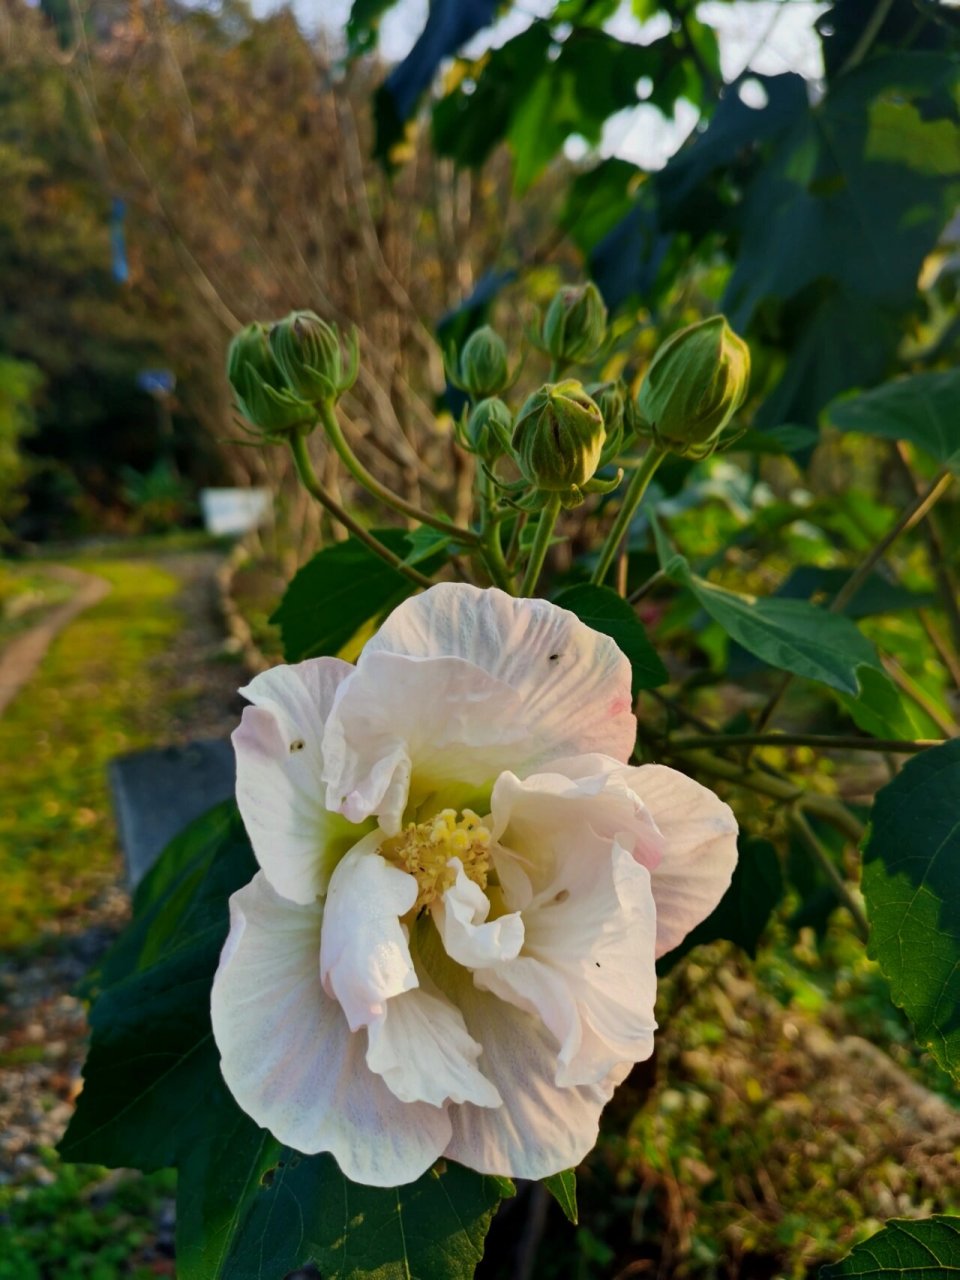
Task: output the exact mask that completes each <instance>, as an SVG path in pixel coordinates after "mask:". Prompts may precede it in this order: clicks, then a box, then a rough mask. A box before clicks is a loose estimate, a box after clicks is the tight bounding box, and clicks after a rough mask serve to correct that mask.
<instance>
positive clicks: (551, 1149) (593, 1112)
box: [445, 983, 624, 1178]
mask: <svg viewBox="0 0 960 1280" xmlns="http://www.w3.org/2000/svg"><path fill="white" fill-rule="evenodd" d="M457 1002H458V1004H459V1005H460V1007H461V1009H462V1011H463V1015H464V1018H465V1020H466V1024H467V1029H468V1030H469V1032H470V1034H471V1035H472V1036H474V1038H475V1039H477V1040H479V1041H480V1043H481V1044H482V1045H483V1054H482V1056H481V1058H480V1063H479V1066H480V1069H481V1070H482V1071H483V1073H484V1075H485V1076H486V1077H487V1078H488V1079H490V1080H491V1081H492V1082H493V1083H494V1085H495V1086H496V1087H497V1089H498V1090H499V1092H500V1095H501V1097H502V1098H503V1106H502V1107H498V1108H495V1109H486V1110H485V1109H482V1108H480V1107H475V1106H471V1105H470V1104H469V1103H468V1104H467V1105H465V1106H462V1107H454V1108H452V1109H451V1112H450V1119H451V1122H452V1126H453V1134H452V1137H451V1139H450V1142H449V1144H448V1146H447V1149H446V1152H445V1155H447V1156H448V1157H449V1158H450V1159H452V1160H458V1161H459V1162H460V1163H461V1164H464V1165H466V1166H467V1167H468V1168H470V1169H476V1170H477V1171H478V1172H479V1173H488V1174H499V1175H501V1176H507V1177H514V1178H546V1177H549V1176H550V1174H553V1173H559V1172H560V1171H561V1170H563V1169H569V1168H572V1167H573V1166H575V1165H578V1164H579V1163H580V1162H581V1160H583V1159H584V1158H585V1157H586V1155H587V1154H588V1153H589V1152H590V1151H591V1149H592V1148H593V1146H594V1144H595V1143H596V1140H597V1133H598V1130H599V1123H600V1112H601V1111H602V1109H603V1107H604V1105H605V1104H606V1103H607V1101H608V1100H609V1098H610V1096H611V1094H612V1093H613V1088H614V1083H615V1079H614V1078H608V1079H606V1080H604V1081H603V1082H601V1083H600V1084H596V1085H585V1086H582V1087H574V1088H558V1087H557V1085H556V1083H555V1081H554V1075H555V1071H556V1063H557V1046H556V1043H555V1041H554V1038H553V1036H552V1035H551V1034H550V1033H549V1032H548V1031H547V1030H546V1029H545V1028H544V1026H543V1025H542V1023H541V1021H540V1019H539V1018H538V1017H536V1016H534V1015H531V1014H530V1013H527V1012H525V1011H524V1010H523V1009H520V1008H517V1007H515V1006H514V1005H511V1004H507V1003H505V1002H504V1001H503V1000H500V999H498V998H497V997H496V996H494V995H490V994H489V993H487V992H484V991H480V990H477V989H476V988H472V989H471V988H470V987H469V986H468V984H467V983H463V985H462V987H461V988H460V990H459V991H458V993H457ZM623 1074H624V1072H623V1071H622V1070H621V1071H620V1072H619V1073H618V1075H617V1077H616V1078H617V1079H619V1078H622V1076H623Z"/></svg>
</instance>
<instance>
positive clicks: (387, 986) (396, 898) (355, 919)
mask: <svg viewBox="0 0 960 1280" xmlns="http://www.w3.org/2000/svg"><path fill="white" fill-rule="evenodd" d="M382 838H383V837H382V835H381V834H380V832H377V831H374V832H371V834H370V835H368V836H366V837H365V839H363V840H362V841H361V842H360V844H358V845H356V846H355V848H353V849H351V850H350V852H349V853H348V854H347V855H346V857H345V858H344V859H343V860H342V861H341V862H340V863H339V864H338V866H337V868H336V870H335V871H334V873H333V875H332V876H331V878H330V888H329V890H328V892H327V901H326V907H325V910H324V917H323V937H322V939H321V943H320V949H319V953H318V954H319V962H320V969H319V972H320V977H321V979H322V981H323V986H324V990H325V991H326V992H327V993H328V994H329V995H331V996H333V997H334V998H335V999H336V1000H337V1001H339V1003H340V1006H341V1008H342V1009H343V1012H344V1015H345V1016H346V1019H347V1023H348V1024H349V1027H350V1030H351V1031H356V1030H357V1029H358V1028H360V1027H366V1026H369V1025H370V1023H372V1022H374V1021H376V1020H377V1019H380V1018H382V1017H383V1016H384V1014H385V1013H386V1004H387V1001H388V1000H390V999H392V998H393V997H394V996H399V995H400V994H401V993H402V992H404V991H411V990H413V988H414V987H416V986H418V985H419V984H418V981H417V975H416V973H415V972H414V968H413V961H412V960H411V958H410V946H409V942H408V939H407V933H406V930H405V929H404V927H403V925H401V923H400V917H401V916H404V915H406V913H407V912H408V911H409V910H410V909H411V908H412V907H413V904H414V903H415V902H416V900H417V882H416V880H415V879H414V878H413V876H409V875H407V873H406V872H405V871H400V870H399V869H398V868H397V867H393V866H391V865H390V864H389V863H388V862H387V861H385V859H383V858H381V857H380V855H379V854H378V853H377V852H376V850H377V846H378V844H379V843H380V841H381V840H382Z"/></svg>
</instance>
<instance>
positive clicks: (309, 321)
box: [270, 311, 359, 403]
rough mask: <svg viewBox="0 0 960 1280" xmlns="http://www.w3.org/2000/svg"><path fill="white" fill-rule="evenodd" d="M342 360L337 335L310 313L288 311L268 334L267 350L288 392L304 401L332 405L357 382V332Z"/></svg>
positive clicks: (353, 334)
mask: <svg viewBox="0 0 960 1280" xmlns="http://www.w3.org/2000/svg"><path fill="white" fill-rule="evenodd" d="M346 347H347V356H346V361H345V360H344V356H343V353H342V351H341V346H340V331H339V329H338V328H337V326H336V325H335V324H328V323H327V321H326V320H321V319H320V317H319V316H318V315H315V314H314V312H312V311H291V312H290V314H289V315H288V316H287V317H286V318H285V319H283V320H280V321H278V323H277V324H275V325H274V326H273V328H272V329H271V330H270V349H271V350H272V352H273V354H274V357H275V359H276V361H277V364H278V365H279V366H280V368H281V370H282V371H283V376H284V377H285V378H286V380H287V385H288V386H289V388H290V390H291V391H292V392H293V393H294V394H295V395H298V396H301V397H302V398H303V399H304V400H308V401H311V402H314V403H316V402H317V401H328V402H331V403H332V402H334V401H336V400H339V399H340V397H341V396H342V395H343V393H344V391H348V390H349V389H350V387H352V386H353V384H354V382H356V380H357V367H358V363H359V350H358V344H357V334H356V330H353V331H352V332H351V334H350V336H349V337H348V339H347V343H346Z"/></svg>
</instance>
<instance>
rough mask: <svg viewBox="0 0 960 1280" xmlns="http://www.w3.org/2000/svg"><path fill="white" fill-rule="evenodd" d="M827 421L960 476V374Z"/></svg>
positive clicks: (838, 409) (891, 387) (886, 388)
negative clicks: (897, 445) (911, 448)
mask: <svg viewBox="0 0 960 1280" xmlns="http://www.w3.org/2000/svg"><path fill="white" fill-rule="evenodd" d="M958 163H960V158H958ZM827 419H828V421H829V422H831V423H832V424H833V425H834V426H835V427H837V428H838V429H839V430H840V431H858V432H860V433H861V434H862V435H867V436H880V437H882V438H883V439H886V440H909V441H910V442H911V443H912V444H915V445H917V447H918V448H920V449H922V450H923V451H924V452H925V453H928V454H930V456H931V457H933V458H935V459H936V460H937V462H941V463H943V464H944V465H945V466H948V467H950V468H951V469H952V470H953V471H956V472H960V370H957V369H948V370H946V371H945V372H943V373H918V374H915V375H914V376H913V377H912V378H897V379H896V380H895V381H893V382H887V383H884V385H883V386H880V387H876V388H875V389H874V390H873V391H865V392H863V394H861V395H856V396H850V397H846V398H843V399H840V400H834V402H833V403H832V404H831V405H829V406H828V408H827Z"/></svg>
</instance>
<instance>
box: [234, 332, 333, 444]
mask: <svg viewBox="0 0 960 1280" xmlns="http://www.w3.org/2000/svg"><path fill="white" fill-rule="evenodd" d="M227 378H228V379H229V382H230V385H231V387H232V388H233V393H234V397H235V399H236V402H237V408H238V409H239V410H240V412H241V413H242V414H243V416H244V417H245V418H246V419H247V421H248V422H250V423H251V424H252V425H253V426H255V427H257V428H258V429H259V430H260V431H262V432H263V434H264V435H265V436H266V437H267V439H278V438H280V437H282V436H283V435H285V434H286V433H287V432H289V431H291V430H292V429H293V428H294V427H299V426H303V425H305V424H310V423H313V422H315V421H316V417H317V415H316V410H315V409H314V408H313V405H311V404H308V403H307V402H306V401H305V400H301V399H300V397H299V396H296V395H294V393H293V392H292V391H291V390H290V389H289V387H288V386H287V384H286V380H285V379H284V376H283V371H282V370H281V368H280V366H279V365H278V364H277V362H276V360H275V359H274V356H273V352H272V351H271V349H270V341H269V330H268V328H267V326H266V325H263V324H248V325H247V327H246V328H245V329H241V330H240V332H239V333H238V334H236V336H235V337H234V339H233V341H232V342H231V343H230V348H229V350H228V352H227Z"/></svg>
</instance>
